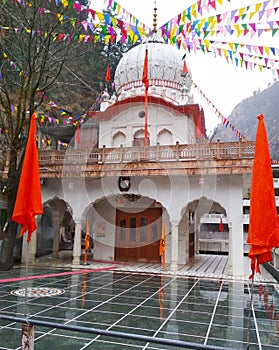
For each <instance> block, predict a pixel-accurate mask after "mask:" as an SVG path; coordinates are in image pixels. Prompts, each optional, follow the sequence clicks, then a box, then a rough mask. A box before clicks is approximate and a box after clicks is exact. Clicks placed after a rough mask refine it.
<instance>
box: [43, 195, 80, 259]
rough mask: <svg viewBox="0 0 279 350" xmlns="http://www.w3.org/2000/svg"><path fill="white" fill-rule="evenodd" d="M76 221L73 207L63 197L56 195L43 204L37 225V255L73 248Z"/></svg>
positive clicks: (56, 252) (54, 255) (54, 253)
mask: <svg viewBox="0 0 279 350" xmlns="http://www.w3.org/2000/svg"><path fill="white" fill-rule="evenodd" d="M74 232H75V222H74V220H73V218H72V209H71V207H70V206H69V205H68V204H67V203H66V202H65V201H64V200H62V199H59V198H58V197H54V198H53V199H51V200H48V201H47V202H46V203H44V205H43V214H42V216H41V218H40V220H39V222H38V227H37V256H43V255H47V254H51V253H52V254H53V257H55V258H58V257H59V255H58V254H59V251H61V250H70V251H71V250H72V249H73V241H74Z"/></svg>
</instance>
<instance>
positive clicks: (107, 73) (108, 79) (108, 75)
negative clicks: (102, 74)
mask: <svg viewBox="0 0 279 350" xmlns="http://www.w3.org/2000/svg"><path fill="white" fill-rule="evenodd" d="M109 81H110V66H109V64H108V66H107V71H106V82H107V83H108V82H109Z"/></svg>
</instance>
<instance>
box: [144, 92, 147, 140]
mask: <svg viewBox="0 0 279 350" xmlns="http://www.w3.org/2000/svg"><path fill="white" fill-rule="evenodd" d="M144 112H145V119H144V146H148V87H146V88H145V96H144Z"/></svg>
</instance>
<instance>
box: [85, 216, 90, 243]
mask: <svg viewBox="0 0 279 350" xmlns="http://www.w3.org/2000/svg"><path fill="white" fill-rule="evenodd" d="M85 249H86V250H87V249H89V225H88V220H86V232H85Z"/></svg>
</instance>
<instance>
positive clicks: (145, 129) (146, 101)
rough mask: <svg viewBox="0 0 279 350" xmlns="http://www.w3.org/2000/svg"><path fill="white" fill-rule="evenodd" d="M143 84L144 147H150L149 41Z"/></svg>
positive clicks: (146, 50)
mask: <svg viewBox="0 0 279 350" xmlns="http://www.w3.org/2000/svg"><path fill="white" fill-rule="evenodd" d="M142 82H143V84H144V85H145V92H144V146H148V87H149V81H148V48H147V39H146V49H145V57H144V64H143V74H142Z"/></svg>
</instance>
